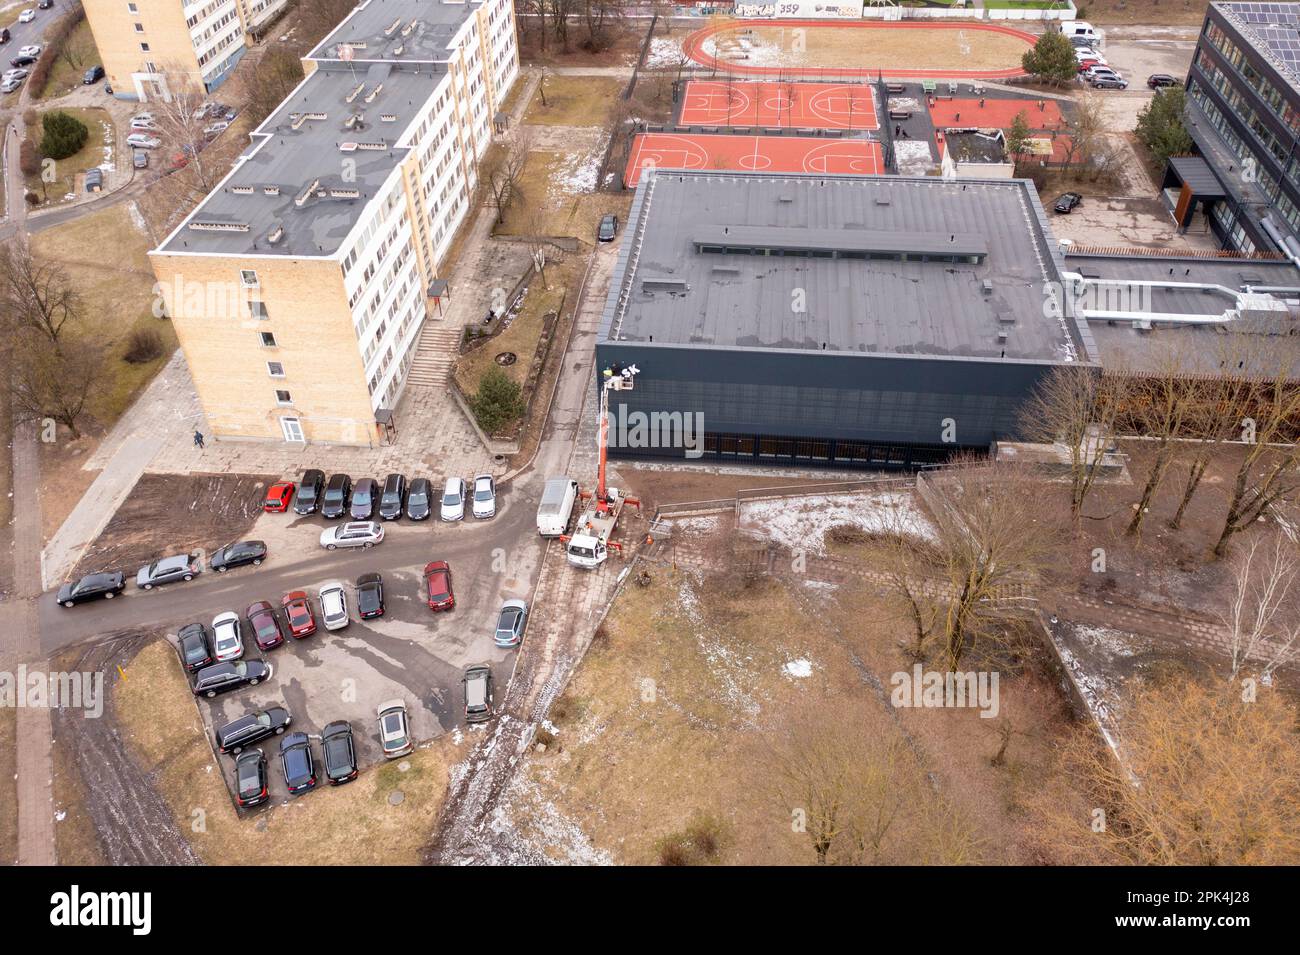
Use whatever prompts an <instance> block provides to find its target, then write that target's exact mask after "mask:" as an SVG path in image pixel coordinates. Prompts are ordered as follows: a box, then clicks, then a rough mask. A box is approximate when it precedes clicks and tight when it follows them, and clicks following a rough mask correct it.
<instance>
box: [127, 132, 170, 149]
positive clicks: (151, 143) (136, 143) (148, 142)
mask: <svg viewBox="0 0 1300 955" xmlns="http://www.w3.org/2000/svg"><path fill="white" fill-rule="evenodd" d="M126 144H127V145H128V146H131V147H133V148H135V149H157V148H158V147H159V146H161V145H162V140H161V139H159V138H158V137H157V136H150V135H148V134H147V133H132V134H131V135H130V136H128V137H126Z"/></svg>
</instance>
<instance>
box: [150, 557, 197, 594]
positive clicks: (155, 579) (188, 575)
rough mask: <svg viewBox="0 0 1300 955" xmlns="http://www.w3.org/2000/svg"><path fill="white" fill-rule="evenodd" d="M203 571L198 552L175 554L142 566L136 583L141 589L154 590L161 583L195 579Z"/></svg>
mask: <svg viewBox="0 0 1300 955" xmlns="http://www.w3.org/2000/svg"><path fill="white" fill-rule="evenodd" d="M201 571H202V567H201V566H200V565H199V555H198V554H197V553H194V554H173V555H172V556H171V557H164V558H163V559H162V560H155V561H154V562H153V563H152V564H145V565H144V566H143V567H141V568H140V570H139V571H138V572H137V573H136V575H135V585H136V586H137V587H139V588H140V589H141V590H153V589H154V588H155V587H157V586H159V585H160V584H170V583H174V582H176V581H178V580H193V579H194V578H195V577H197V576H198V575H199V573H200V572H201Z"/></svg>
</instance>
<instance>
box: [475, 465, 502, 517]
mask: <svg viewBox="0 0 1300 955" xmlns="http://www.w3.org/2000/svg"><path fill="white" fill-rule="evenodd" d="M473 512H474V516H475V517H477V518H480V519H481V518H485V517H492V516H493V515H494V514H496V512H497V482H496V481H494V480H493V479H492V475H490V474H477V475H475V476H474V505H473Z"/></svg>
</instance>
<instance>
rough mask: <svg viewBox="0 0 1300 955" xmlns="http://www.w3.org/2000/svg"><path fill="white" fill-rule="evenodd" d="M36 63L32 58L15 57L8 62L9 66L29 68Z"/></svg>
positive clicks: (34, 58)
mask: <svg viewBox="0 0 1300 955" xmlns="http://www.w3.org/2000/svg"><path fill="white" fill-rule="evenodd" d="M35 62H36V57H34V56H21V55H19V56H15V57H13V58H12V59H11V60H10V61H9V65H10V66H31V65H32V64H33V63H35Z"/></svg>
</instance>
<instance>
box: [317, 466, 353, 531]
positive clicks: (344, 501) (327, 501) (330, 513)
mask: <svg viewBox="0 0 1300 955" xmlns="http://www.w3.org/2000/svg"><path fill="white" fill-rule="evenodd" d="M351 500H352V478H350V477H348V475H346V474H331V475H330V479H329V483H328V484H326V485H325V496H324V497H323V498H321V505H320V515H321V517H325V518H329V519H330V520H333V519H334V518H336V517H342V516H343V515H344V514H345V513H346V512H347V509H348V503H349V502H350V501H351Z"/></svg>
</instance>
